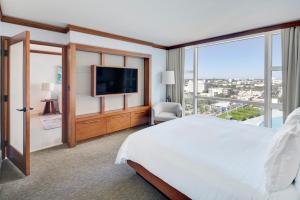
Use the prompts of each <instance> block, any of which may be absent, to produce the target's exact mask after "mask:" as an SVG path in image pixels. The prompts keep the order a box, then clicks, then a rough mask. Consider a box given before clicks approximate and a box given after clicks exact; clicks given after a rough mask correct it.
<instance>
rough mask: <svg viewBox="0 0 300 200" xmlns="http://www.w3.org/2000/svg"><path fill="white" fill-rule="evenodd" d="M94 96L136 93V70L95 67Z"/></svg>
mask: <svg viewBox="0 0 300 200" xmlns="http://www.w3.org/2000/svg"><path fill="white" fill-rule="evenodd" d="M95 68H96V69H95V71H94V73H95V75H94V77H95V90H96V91H95V93H94V94H95V95H96V96H98V95H108V94H124V93H134V92H137V88H138V82H137V81H138V70H137V69H134V68H125V67H124V68H119V67H101V66H95Z"/></svg>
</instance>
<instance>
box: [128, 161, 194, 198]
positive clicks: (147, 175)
mask: <svg viewBox="0 0 300 200" xmlns="http://www.w3.org/2000/svg"><path fill="white" fill-rule="evenodd" d="M127 164H128V165H129V166H130V167H132V168H133V169H134V170H135V171H136V173H138V174H139V175H141V176H142V177H143V178H144V179H145V180H147V181H148V182H149V183H150V184H152V185H153V186H154V187H156V188H157V189H158V190H159V191H161V192H162V193H163V194H164V195H166V196H167V197H168V198H169V199H172V200H188V199H191V198H189V197H187V196H186V195H185V194H183V193H181V192H179V191H178V190H176V189H175V188H173V187H172V186H170V185H169V184H168V183H166V182H164V181H163V180H161V179H160V178H158V177H157V176H155V175H154V174H152V173H151V172H149V171H148V170H147V169H145V168H144V167H143V166H141V165H140V164H138V163H136V162H133V161H131V160H127Z"/></svg>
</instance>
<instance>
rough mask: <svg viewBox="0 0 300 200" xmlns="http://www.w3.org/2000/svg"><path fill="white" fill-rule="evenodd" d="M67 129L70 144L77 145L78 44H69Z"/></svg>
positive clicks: (71, 145) (70, 145)
mask: <svg viewBox="0 0 300 200" xmlns="http://www.w3.org/2000/svg"><path fill="white" fill-rule="evenodd" d="M67 100H68V104H67V114H68V119H67V120H68V121H67V127H68V128H67V131H68V145H69V147H74V146H75V145H76V129H75V125H76V124H75V120H76V45H75V44H70V45H69V46H68V68H67Z"/></svg>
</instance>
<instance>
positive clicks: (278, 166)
mask: <svg viewBox="0 0 300 200" xmlns="http://www.w3.org/2000/svg"><path fill="white" fill-rule="evenodd" d="M299 166H300V108H297V109H296V110H294V111H293V112H292V113H291V114H290V115H289V116H288V118H287V119H286V121H285V123H284V125H283V127H282V128H281V129H280V130H279V131H278V132H277V133H276V134H275V136H274V139H273V141H272V144H271V146H270V149H269V152H268V155H267V160H266V162H265V173H266V190H267V191H268V192H276V191H279V190H283V189H286V188H287V187H288V186H290V185H291V184H292V183H293V181H294V180H295V178H296V176H297V174H298V171H299ZM299 174H300V173H299ZM297 179H300V176H299V175H298V178H297ZM295 181H298V182H299V183H300V180H295ZM299 183H297V184H299ZM299 189H300V188H299Z"/></svg>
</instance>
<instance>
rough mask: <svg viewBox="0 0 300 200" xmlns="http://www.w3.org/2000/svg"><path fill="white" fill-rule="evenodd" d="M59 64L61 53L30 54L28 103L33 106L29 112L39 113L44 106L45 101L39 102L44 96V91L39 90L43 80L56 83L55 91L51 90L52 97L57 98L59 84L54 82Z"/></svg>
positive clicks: (59, 90) (59, 89) (60, 62)
mask: <svg viewBox="0 0 300 200" xmlns="http://www.w3.org/2000/svg"><path fill="white" fill-rule="evenodd" d="M61 64H62V56H61V55H49V54H37V53H31V54H30V104H31V107H33V108H34V110H33V111H32V112H31V114H35V113H41V112H42V110H43V108H44V104H45V103H42V102H41V100H42V99H44V97H45V93H44V92H43V91H42V90H41V86H42V83H43V82H49V83H54V84H55V85H56V87H55V91H53V92H52V97H53V98H57V96H58V94H59V93H61V84H56V80H57V69H58V66H59V65H60V66H61Z"/></svg>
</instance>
